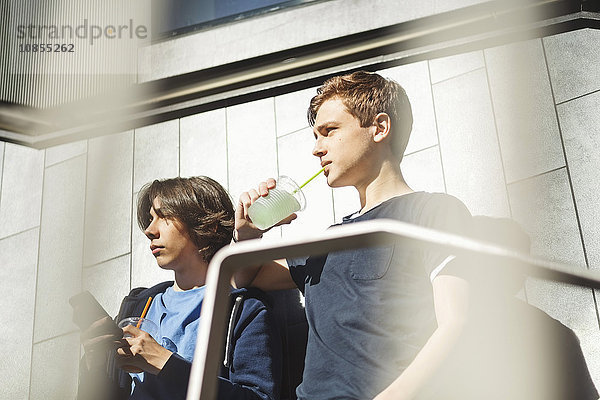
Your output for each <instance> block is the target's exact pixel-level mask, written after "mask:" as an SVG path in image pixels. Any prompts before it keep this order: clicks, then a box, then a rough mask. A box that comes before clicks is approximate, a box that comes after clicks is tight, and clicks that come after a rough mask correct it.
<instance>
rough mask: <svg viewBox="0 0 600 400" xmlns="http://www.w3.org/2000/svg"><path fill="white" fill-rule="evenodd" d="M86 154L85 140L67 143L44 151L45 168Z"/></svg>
mask: <svg viewBox="0 0 600 400" xmlns="http://www.w3.org/2000/svg"><path fill="white" fill-rule="evenodd" d="M85 152H87V140H81V141H79V142H73V143H67V144H63V145H59V146H54V147H49V148H47V149H46V167H49V166H51V165H54V164H58V163H59V162H62V161H66V160H69V159H71V158H74V157H77V156H80V155H82V154H85Z"/></svg>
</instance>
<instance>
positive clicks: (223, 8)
mask: <svg viewBox="0 0 600 400" xmlns="http://www.w3.org/2000/svg"><path fill="white" fill-rule="evenodd" d="M316 1H323V0H152V31H153V32H152V33H153V39H155V40H156V39H164V38H168V37H172V36H176V35H180V34H184V33H189V32H193V31H195V30H199V29H204V28H207V27H211V26H215V25H219V24H222V23H226V22H230V21H234V20H239V19H243V18H247V17H251V16H255V15H260V14H264V13H267V12H271V11H275V10H280V9H282V8H286V7H290V6H296V5H300V4H306V3H312V2H316Z"/></svg>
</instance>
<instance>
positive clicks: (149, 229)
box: [144, 219, 158, 239]
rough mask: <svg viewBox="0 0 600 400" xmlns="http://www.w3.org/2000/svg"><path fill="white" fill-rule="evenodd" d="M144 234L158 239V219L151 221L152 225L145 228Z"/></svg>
mask: <svg viewBox="0 0 600 400" xmlns="http://www.w3.org/2000/svg"><path fill="white" fill-rule="evenodd" d="M144 234H145V235H146V237H147V238H148V239H156V238H158V229H156V219H154V220H152V222H150V225H148V226H147V227H146V229H144Z"/></svg>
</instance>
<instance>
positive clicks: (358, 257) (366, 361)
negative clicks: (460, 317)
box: [288, 192, 470, 400]
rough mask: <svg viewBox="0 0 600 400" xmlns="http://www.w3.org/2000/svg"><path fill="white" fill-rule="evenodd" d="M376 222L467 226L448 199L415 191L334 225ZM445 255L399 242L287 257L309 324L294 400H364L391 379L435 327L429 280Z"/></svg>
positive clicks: (466, 217) (459, 207) (459, 229)
mask: <svg viewBox="0 0 600 400" xmlns="http://www.w3.org/2000/svg"><path fill="white" fill-rule="evenodd" d="M377 218H390V219H395V220H400V221H404V222H408V223H413V224H417V225H421V226H426V227H430V228H433V229H438V230H442V231H449V232H452V233H457V234H463V233H464V231H463V229H464V228H466V227H467V226H468V225H469V223H470V214H469V212H468V210H467V209H466V207H465V206H464V205H463V204H462V203H461V202H460V201H458V200H457V199H456V198H454V197H452V196H448V195H446V194H431V193H424V192H417V193H411V194H406V195H403V196H398V197H394V198H391V199H389V200H387V201H385V202H383V203H382V204H380V205H378V206H376V207H374V208H372V209H371V210H369V211H367V212H365V213H364V214H362V215H359V216H358V217H356V218H351V217H346V218H344V220H343V222H342V225H346V224H351V223H356V222H360V221H367V220H372V219H377ZM450 256H451V255H450V254H446V253H444V252H437V251H435V250H431V249H426V248H423V247H415V246H414V245H411V244H409V243H407V242H406V241H401V240H400V241H398V242H397V243H395V244H394V245H387V246H379V247H369V248H363V249H358V250H348V251H340V252H335V253H330V254H327V255H324V256H311V257H304V258H301V259H293V260H288V265H289V266H290V273H291V275H292V278H293V279H294V281H295V282H296V284H297V285H298V287H299V288H300V290H301V291H302V292H303V293H304V295H305V306H306V316H307V319H308V325H309V334H308V345H307V352H306V364H305V367H304V375H303V381H302V383H301V384H300V386H299V387H298V389H297V394H298V398H299V399H310V400H314V399H334V398H335V399H340V398H343V399H357V400H358V399H361V400H362V399H367V398H371V399H372V398H373V397H375V396H376V395H377V394H378V393H379V392H380V391H381V390H383V389H384V388H386V387H387V386H388V385H389V384H390V383H391V382H392V381H393V380H394V379H396V378H397V377H398V376H399V375H400V374H401V372H402V371H403V370H404V369H405V368H406V367H407V366H408V365H409V364H410V363H411V362H412V360H413V359H414V357H415V356H416V354H417V353H418V352H419V350H420V349H421V348H422V347H423V345H424V344H425V342H426V341H427V339H428V338H429V337H430V336H431V334H432V333H433V331H434V330H435V327H436V320H435V313H434V307H433V292H432V287H431V276H432V273H436V272H435V271H436V269H438V268H437V267H438V266H440V264H443V263H444V261H446V260H448V259H449V257H450ZM438 272H439V271H438Z"/></svg>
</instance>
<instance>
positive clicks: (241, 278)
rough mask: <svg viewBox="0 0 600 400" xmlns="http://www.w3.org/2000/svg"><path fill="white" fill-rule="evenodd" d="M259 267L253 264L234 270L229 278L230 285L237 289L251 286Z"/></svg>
mask: <svg viewBox="0 0 600 400" xmlns="http://www.w3.org/2000/svg"><path fill="white" fill-rule="evenodd" d="M261 267H262V266H261V265H253V266H248V267H246V268H243V269H241V270H240V271H238V272H236V273H235V274H234V275H233V277H232V278H231V284H232V286H233V287H235V288H237V289H239V288H243V287H250V286H252V282H253V281H254V280H255V279H256V276H257V275H258V273H259V272H260V269H261Z"/></svg>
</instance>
